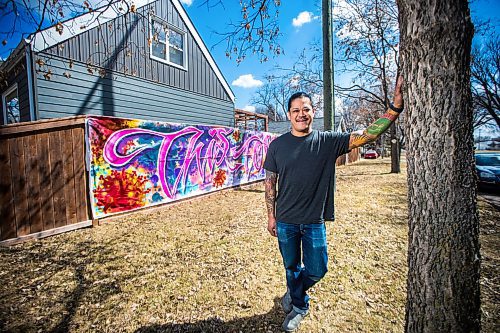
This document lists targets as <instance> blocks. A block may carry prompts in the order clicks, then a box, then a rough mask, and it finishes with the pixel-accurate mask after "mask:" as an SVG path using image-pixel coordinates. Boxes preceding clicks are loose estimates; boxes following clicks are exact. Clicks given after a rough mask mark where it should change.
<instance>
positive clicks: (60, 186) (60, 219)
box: [49, 131, 67, 228]
mask: <svg viewBox="0 0 500 333" xmlns="http://www.w3.org/2000/svg"><path fill="white" fill-rule="evenodd" d="M61 148H62V147H61V138H60V136H59V132H58V131H55V132H50V133H49V150H50V153H49V161H50V178H51V181H52V195H53V203H54V227H56V228H58V227H63V226H65V225H66V224H67V222H66V198H65V197H64V172H63V159H62V149H61Z"/></svg>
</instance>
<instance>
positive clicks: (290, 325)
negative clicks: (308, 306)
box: [282, 309, 309, 332]
mask: <svg viewBox="0 0 500 333" xmlns="http://www.w3.org/2000/svg"><path fill="white" fill-rule="evenodd" d="M308 314H309V311H306V312H305V313H298V312H296V311H295V310H294V309H292V311H291V312H290V313H289V314H288V315H287V316H286V318H285V321H284V322H283V326H282V328H283V330H284V331H285V332H293V331H295V330H296V329H297V328H299V325H300V323H301V322H302V320H303V319H304V318H305V317H306V316H307V315H308Z"/></svg>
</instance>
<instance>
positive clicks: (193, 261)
mask: <svg viewBox="0 0 500 333" xmlns="http://www.w3.org/2000/svg"><path fill="white" fill-rule="evenodd" d="M389 162H390V161H389V160H387V159H385V160H376V161H361V162H359V163H357V164H355V165H351V166H348V167H340V168H338V178H337V187H338V191H337V198H336V205H337V211H336V213H337V221H336V222H335V223H333V224H331V223H330V224H328V238H329V251H330V263H329V269H330V271H329V273H328V274H327V276H326V277H325V279H323V280H322V281H321V282H320V283H319V284H318V285H317V286H316V287H315V288H314V290H313V291H312V293H311V295H312V311H311V315H310V316H309V317H308V318H307V319H306V320H305V322H304V324H303V325H302V326H301V329H300V332H352V331H357V332H401V331H403V325H404V305H405V289H406V288H405V286H406V251H407V241H406V237H407V208H406V174H405V173H404V172H403V173H402V174H400V175H391V174H389V170H390V165H389ZM263 196H264V193H263V187H262V185H260V184H259V185H257V186H253V187H251V188H247V189H242V190H235V191H226V192H220V193H218V194H215V195H213V196H209V197H206V198H202V199H196V200H194V201H191V202H184V203H181V204H178V205H175V206H170V207H166V208H164V209H161V210H156V211H153V212H151V211H150V212H142V213H136V214H133V215H129V216H126V217H123V218H119V219H115V220H114V221H112V222H109V223H106V224H104V225H102V226H99V227H98V228H92V229H85V230H79V231H75V232H70V233H66V234H62V235H59V236H54V237H51V238H47V239H44V240H41V241H33V242H28V243H25V244H21V245H17V246H13V247H11V248H4V249H0V281H1V286H0V299H1V302H0V330H1V331H12V332H65V331H71V332H88V331H98V332H279V330H280V329H279V328H280V325H281V322H282V320H283V317H284V315H283V313H282V312H281V309H280V308H279V306H278V304H277V301H278V299H279V297H280V296H281V295H282V293H283V292H284V291H285V286H284V272H283V269H282V263H281V258H280V255H279V252H278V249H277V244H276V240H275V239H274V238H272V237H270V236H269V235H268V234H267V231H266V228H265V227H266V214H265V208H264V204H263ZM480 209H481V217H482V224H483V234H482V239H481V240H482V252H483V262H484V264H483V272H482V279H481V281H482V292H483V321H484V326H483V328H484V329H483V330H484V331H485V332H495V331H498V329H497V328H498V313H499V311H498V310H499V306H498V304H499V302H498V282H499V281H498V276H499V274H498V267H499V265H498V253H499V251H498V247H499V241H498V229H499V228H498V227H499V225H498V223H499V222H498V221H499V220H500V219H499V213H498V211H495V210H494V209H493V208H492V207H491V206H490V205H488V204H487V203H485V202H483V201H480Z"/></svg>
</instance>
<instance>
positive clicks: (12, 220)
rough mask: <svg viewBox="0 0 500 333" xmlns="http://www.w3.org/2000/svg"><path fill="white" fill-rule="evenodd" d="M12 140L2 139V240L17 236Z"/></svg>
mask: <svg viewBox="0 0 500 333" xmlns="http://www.w3.org/2000/svg"><path fill="white" fill-rule="evenodd" d="M12 141H13V140H12V139H10V140H1V141H0V216H1V217H2V219H1V221H0V240H5V239H11V238H15V237H17V230H16V216H15V208H14V197H13V195H12V180H11V179H12V176H11V169H12V168H11V164H10V163H11V160H10V157H9V146H10V144H11V143H12Z"/></svg>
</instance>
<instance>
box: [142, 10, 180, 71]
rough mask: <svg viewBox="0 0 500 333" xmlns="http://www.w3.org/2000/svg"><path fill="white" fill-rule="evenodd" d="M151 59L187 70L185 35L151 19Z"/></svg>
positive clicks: (158, 20)
mask: <svg viewBox="0 0 500 333" xmlns="http://www.w3.org/2000/svg"><path fill="white" fill-rule="evenodd" d="M150 31H151V36H150V38H151V43H150V44H151V47H150V52H151V53H150V54H151V58H152V59H154V60H158V61H161V62H165V63H167V64H169V65H172V66H175V67H179V68H182V69H187V63H186V62H187V61H186V60H187V59H186V33H185V32H184V31H182V30H180V29H179V28H176V27H174V26H172V25H171V24H168V23H166V22H164V21H163V20H161V19H159V18H158V17H155V16H152V17H151V29H150Z"/></svg>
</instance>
